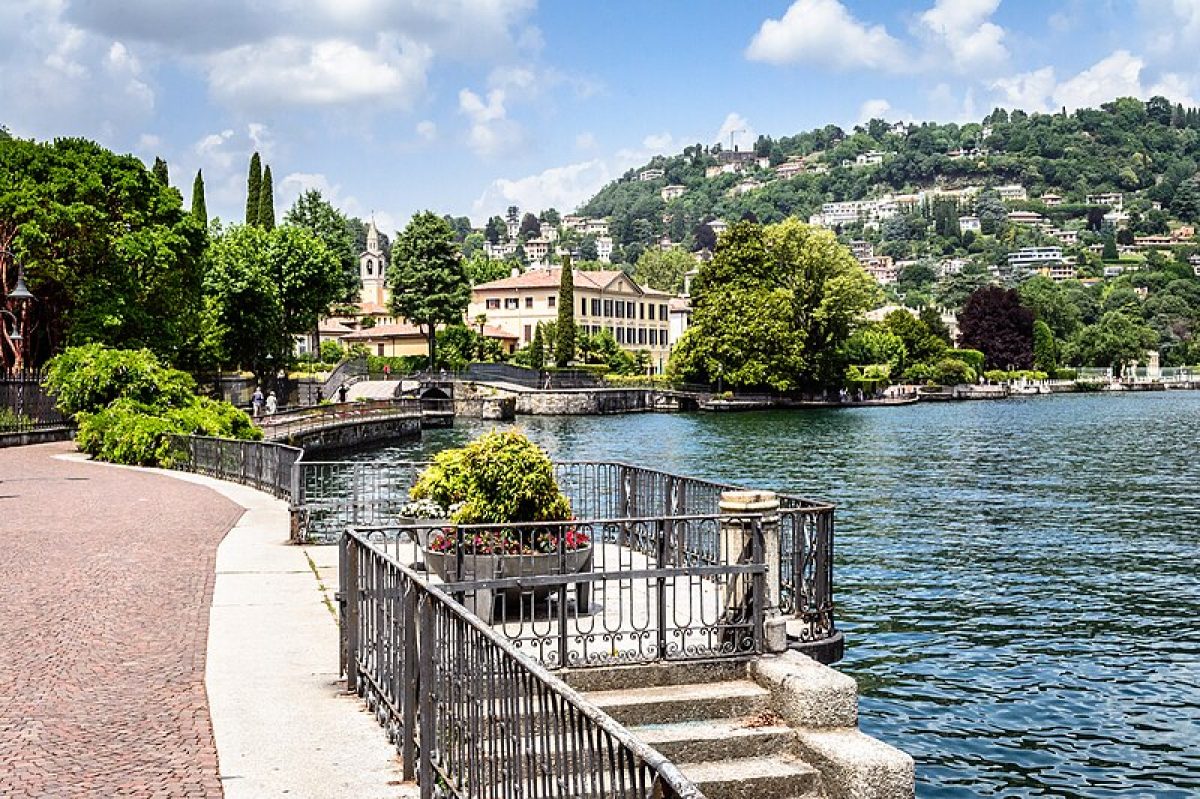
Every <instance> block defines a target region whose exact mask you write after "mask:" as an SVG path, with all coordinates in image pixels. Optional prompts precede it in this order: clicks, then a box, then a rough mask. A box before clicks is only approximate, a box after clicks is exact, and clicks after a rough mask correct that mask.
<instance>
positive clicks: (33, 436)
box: [0, 427, 75, 448]
mask: <svg viewBox="0 0 1200 799" xmlns="http://www.w3.org/2000/svg"><path fill="white" fill-rule="evenodd" d="M74 437H75V429H74V428H71V427H51V428H49V429H47V430H26V431H25V432H23V433H0V448H3V447H23V446H25V445H26V444H48V443H50V442H51V441H70V440H71V439H72V438H74Z"/></svg>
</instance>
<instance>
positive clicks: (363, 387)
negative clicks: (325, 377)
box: [333, 380, 400, 402]
mask: <svg viewBox="0 0 1200 799" xmlns="http://www.w3.org/2000/svg"><path fill="white" fill-rule="evenodd" d="M399 393H400V381H399V380H360V381H358V382H357V383H353V384H351V386H350V388H349V390H348V391H347V392H346V399H347V400H348V401H350V402H354V401H355V400H360V399H365V400H385V399H394V398H395V397H396V395H398V394H399ZM333 398H334V399H336V398H337V393H336V392H335V393H334V395H333Z"/></svg>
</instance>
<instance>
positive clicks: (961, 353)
mask: <svg viewBox="0 0 1200 799" xmlns="http://www.w3.org/2000/svg"><path fill="white" fill-rule="evenodd" d="M943 355H944V356H945V357H947V358H957V359H958V360H960V361H964V362H965V363H966V364H967V366H970V367H971V368H972V369H974V370H975V374H979V373H980V372H982V371H983V364H984V360H985V357H984V354H983V353H982V352H980V351H979V350H946V351H945V352H944V353H943Z"/></svg>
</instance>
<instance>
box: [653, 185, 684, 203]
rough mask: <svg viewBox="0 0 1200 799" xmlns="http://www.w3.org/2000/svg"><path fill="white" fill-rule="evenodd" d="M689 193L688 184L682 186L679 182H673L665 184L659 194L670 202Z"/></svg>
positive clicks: (664, 200)
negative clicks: (668, 184)
mask: <svg viewBox="0 0 1200 799" xmlns="http://www.w3.org/2000/svg"><path fill="white" fill-rule="evenodd" d="M686 193H687V186H681V185H679V184H678V183H672V184H671V185H670V186H663V187H662V189H661V190H660V191H659V192H658V196H660V197H662V200H663V202H665V203H669V202H671V200H677V199H679V198H680V197H682V196H683V195H684V194H686Z"/></svg>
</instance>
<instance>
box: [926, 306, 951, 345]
mask: <svg viewBox="0 0 1200 799" xmlns="http://www.w3.org/2000/svg"><path fill="white" fill-rule="evenodd" d="M917 318H918V319H920V320H921V321H922V322H923V323H924V324H925V327H927V328H929V332H930V333H931V334H932V335H934V336H937V337H938V338H940V339H941V340H942V341H944V342H945V343H946V345H947V346H949V345H950V344H952V343H953V342H951V341H950V328H949V327H947V326H946V323H945V322H943V321H942V315H941V314H940V313H938V310H937V308H934V307H933V306H932V305H926V306H925V307H924V308H922V309H921V313H920V314H919V315H918V317H917Z"/></svg>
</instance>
